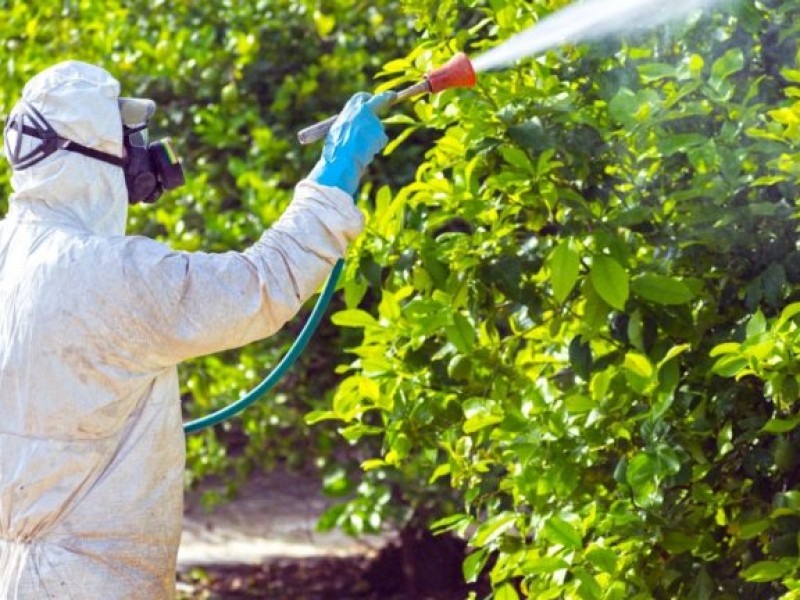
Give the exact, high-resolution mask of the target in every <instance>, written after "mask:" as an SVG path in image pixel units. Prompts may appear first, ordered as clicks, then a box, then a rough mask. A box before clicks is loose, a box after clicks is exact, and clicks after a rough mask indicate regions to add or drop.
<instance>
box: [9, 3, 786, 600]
mask: <svg viewBox="0 0 800 600" xmlns="http://www.w3.org/2000/svg"><path fill="white" fill-rule="evenodd" d="M565 4H567V2H565V1H561V0H502V1H500V0H470V1H468V2H460V3H459V2H455V1H453V0H439V1H438V2H431V1H430V0H405V2H403V5H402V7H401V6H399V5H398V4H397V3H395V2H388V1H376V2H372V3H369V4H367V3H362V4H358V5H356V6H353V4H352V3H346V2H343V1H331V2H325V3H320V2H311V1H296V0H295V1H290V0H281V1H277V2H275V1H269V2H268V1H266V0H263V1H261V2H254V3H232V2H221V3H195V4H189V3H169V4H168V3H165V2H160V3H159V2H147V3H145V2H138V1H137V2H125V3H122V2H99V1H96V0H83V1H74V2H70V1H65V2H63V3H60V4H53V3H28V4H23V3H13V4H12V5H11V7H10V8H3V9H2V12H1V13H0V14H2V17H3V19H2V21H0V28H2V33H3V39H4V40H5V42H4V45H3V48H2V49H1V50H0V52H1V53H2V58H3V60H4V62H5V64H6V67H7V77H6V80H5V85H4V86H3V89H2V90H0V112H6V111H7V110H8V108H9V107H10V105H11V103H12V102H13V101H14V100H15V99H16V97H17V96H18V93H19V89H20V87H21V85H22V83H23V82H24V81H25V80H26V79H27V78H28V77H30V76H31V75H32V74H33V73H35V72H37V71H38V70H40V69H41V68H42V67H44V66H46V65H48V64H50V63H51V62H52V61H53V60H54V59H64V58H80V59H84V60H88V61H91V62H97V63H99V64H102V65H103V66H105V67H107V68H108V69H109V70H111V71H112V72H113V73H114V74H116V75H117V76H118V77H119V78H120V80H121V81H122V83H123V86H124V92H125V93H126V94H129V95H147V96H151V97H154V98H155V99H156V100H157V101H158V102H159V106H160V107H161V108H160V110H159V113H158V122H157V126H158V127H157V131H156V133H157V134H162V135H164V134H171V135H172V136H173V137H175V138H177V140H178V142H179V144H178V145H179V147H180V149H181V151H182V153H183V155H184V156H185V157H186V162H187V166H188V170H189V175H190V182H189V185H188V186H187V188H185V189H183V190H181V192H180V193H175V194H172V195H171V196H170V197H168V198H166V199H165V201H164V202H162V203H161V204H159V205H158V206H157V207H155V208H145V209H138V208H137V209H135V210H134V211H133V212H132V215H131V230H132V231H135V232H140V233H144V234H147V235H152V236H155V237H158V238H160V239H164V240H166V241H168V242H169V243H170V244H172V245H173V246H175V247H176V248H180V249H188V250H195V249H204V250H211V251H219V250H227V249H230V248H241V247H243V245H245V244H246V243H248V242H249V241H251V240H254V239H255V238H256V237H257V236H258V234H259V232H260V231H261V230H262V229H263V227H264V226H265V225H266V224H268V223H269V222H270V221H271V220H273V219H274V218H275V217H276V216H277V215H278V214H279V213H280V211H281V209H282V208H283V207H284V206H285V204H286V202H288V199H289V198H290V195H291V187H292V185H293V183H294V182H295V181H297V180H299V179H300V178H301V177H302V176H303V174H304V173H305V172H306V170H307V169H308V168H309V167H310V165H311V164H313V161H314V159H315V154H316V152H318V148H302V147H300V146H298V145H296V144H295V143H294V139H293V137H294V132H295V131H296V130H297V129H299V128H300V127H301V126H302V125H305V124H307V123H309V122H311V121H313V120H315V119H316V118H319V117H321V116H323V115H326V114H329V113H332V112H334V111H335V110H336V109H337V108H338V106H340V105H341V103H342V102H343V101H344V100H345V99H346V98H347V96H348V95H349V94H350V93H352V92H355V91H357V90H359V89H369V88H371V87H374V86H375V85H376V83H375V81H373V76H374V75H375V74H377V73H379V72H380V81H382V82H384V83H383V86H384V87H397V86H399V85H401V84H404V83H408V82H411V81H416V80H417V79H418V78H419V76H421V74H422V73H424V72H425V71H426V70H428V69H430V68H432V67H433V66H436V65H438V64H441V63H442V62H444V61H445V60H446V59H447V58H449V56H450V55H452V53H453V51H455V50H459V49H466V50H467V52H468V53H470V54H471V55H476V54H478V53H479V52H481V51H482V50H483V49H485V48H488V47H490V46H493V45H495V44H497V43H498V42H499V41H500V40H503V39H506V38H508V37H509V36H511V35H512V34H513V33H515V32H517V31H519V30H521V29H523V28H525V27H527V26H529V25H531V24H533V23H534V22H535V21H537V20H538V19H540V18H542V17H543V16H544V15H546V14H547V13H549V12H552V11H554V10H557V9H558V8H559V7H560V6H563V5H565ZM798 23H800V2H798V0H784V1H778V0H769V1H767V0H763V1H756V0H743V1H742V2H741V3H740V4H739V5H738V6H737V7H736V8H735V9H734V10H731V11H727V12H724V11H723V12H719V13H714V14H709V15H704V16H700V17H695V18H693V19H692V20H691V21H690V22H689V23H681V24H677V25H673V26H672V27H670V28H668V29H662V30H660V31H658V32H656V33H654V34H652V35H648V36H639V37H637V38H628V39H625V40H624V41H620V40H611V41H605V42H602V43H595V44H592V45H590V46H580V47H564V48H559V49H557V50H556V51H554V52H552V53H550V54H548V55H547V56H542V57H536V58H530V59H526V60H524V61H522V62H520V63H519V64H518V65H516V66H514V67H513V68H511V69H507V70H503V71H498V72H492V73H483V74H480V75H479V83H478V86H477V87H476V88H475V89H474V90H468V91H465V90H460V91H449V92H445V93H443V94H440V95H439V96H436V97H430V98H423V99H420V100H419V101H417V102H415V103H413V105H410V106H409V109H408V110H407V111H405V112H403V113H397V114H396V115H394V116H393V117H392V118H390V119H389V123H391V125H388V128H389V132H390V134H391V135H392V136H393V137H394V138H395V143H393V144H392V145H391V146H390V147H389V149H388V151H387V152H388V154H387V156H384V157H382V158H381V159H380V160H379V161H378V162H377V164H376V166H375V168H374V170H373V171H371V173H370V176H369V178H368V179H369V182H370V183H368V184H367V185H365V186H364V189H363V193H362V194H361V196H362V199H361V200H362V205H363V206H364V207H365V210H366V211H367V212H368V230H367V232H366V233H365V235H364V236H363V237H362V238H361V240H360V241H359V243H358V244H357V245H356V247H355V248H354V250H353V253H352V256H351V257H350V259H349V262H348V268H347V275H346V281H345V283H344V289H343V291H344V293H343V294H342V296H343V303H344V304H346V306H345V307H344V308H343V309H342V310H338V312H336V313H335V314H334V315H333V322H334V323H336V324H337V325H338V326H339V327H340V328H339V329H335V328H330V327H329V328H327V329H326V330H325V331H323V332H322V335H323V336H324V337H323V339H326V340H327V341H328V342H329V343H326V342H320V343H319V344H317V345H315V346H314V347H315V348H316V349H317V352H316V353H315V354H313V355H309V356H308V357H306V359H305V364H304V365H302V366H301V368H300V369H298V370H297V371H296V372H295V373H294V375H293V378H292V379H291V381H290V382H289V383H288V385H286V386H284V388H283V389H282V390H281V392H280V394H279V395H277V396H276V397H273V398H272V400H271V401H265V402H262V403H260V404H259V405H258V406H257V407H254V408H253V409H252V410H251V412H250V413H248V414H247V415H246V417H245V418H244V419H243V421H242V422H241V424H240V423H239V422H234V423H232V424H228V425H227V426H226V427H224V428H221V429H220V430H219V432H218V434H221V435H215V434H214V433H212V432H208V433H206V434H204V435H199V436H195V437H192V438H190V439H189V441H188V449H189V458H190V470H189V473H190V480H191V481H194V480H196V479H199V478H202V477H204V476H207V475H209V474H212V473H220V472H223V471H224V470H225V469H227V468H228V467H230V465H232V464H234V465H236V466H238V467H239V469H240V470H241V471H245V470H247V469H248V468H250V467H252V466H253V465H254V464H261V465H269V464H272V463H273V462H274V461H275V460H277V459H279V458H280V459H288V460H290V461H293V462H299V461H301V460H302V459H304V458H309V457H312V458H315V459H318V461H319V464H320V465H322V467H323V469H324V473H325V485H326V488H327V489H328V490H329V491H330V492H332V493H339V494H343V495H346V494H352V496H351V499H349V500H348V501H347V502H346V503H344V504H342V505H341V506H339V507H337V508H336V509H334V510H333V511H331V512H330V513H329V514H328V515H326V517H325V523H324V524H325V525H326V526H331V525H334V524H338V525H341V526H344V527H345V528H346V529H348V530H350V531H354V532H358V531H363V530H370V529H375V528H379V527H381V526H383V525H384V524H385V523H386V522H387V521H390V522H394V523H400V524H403V523H407V522H411V523H424V524H430V523H433V526H434V528H435V529H436V530H437V531H445V530H454V531H457V532H459V533H460V534H461V535H464V536H465V537H467V538H468V539H469V542H470V545H471V547H472V548H473V552H472V553H471V554H470V556H469V557H468V558H467V560H466V562H465V564H464V573H465V576H466V577H467V578H468V579H470V580H474V579H476V578H477V577H478V575H479V573H481V572H482V571H488V572H490V576H491V579H492V582H493V585H494V588H495V597H496V598H501V599H503V600H508V599H513V598H517V597H520V596H529V597H533V598H556V597H567V598H572V597H577V598H609V599H614V598H649V597H656V598H672V597H681V598H683V597H687V598H698V599H700V598H712V597H713V598H741V597H748V598H749V597H752V598H773V597H779V596H783V597H786V598H793V597H797V596H798V595H800V592H798V589H800V571H798V569H799V568H800V562H799V561H798V543H799V540H798V530H800V481H799V480H798V474H800V460H799V459H798V450H797V446H798V437H799V436H800V416H798V407H797V404H798V389H799V388H800V386H799V383H800V382H798V374H800V368H798V366H797V365H796V363H795V356H796V354H797V353H798V352H800V338H799V336H800V333H798V321H797V319H798V317H797V315H798V313H800V304H798V303H797V302H798V301H800V295H798V293H797V291H796V285H797V284H798V282H800V266H798V265H800V260H798V259H800V252H799V251H798V247H797V242H798V240H797V233H796V224H795V222H794V218H795V213H796V209H795V196H796V193H797V185H798V182H800V167H798V164H800V162H799V161H800V153H799V151H798V147H797V139H798V128H799V127H800V103H798V98H800V65H799V64H798V29H800V25H799V24H798ZM403 56H405V58H403ZM423 153H424V154H423ZM6 182H7V172H4V175H3V185H4V189H5V190H6V191H7V190H8V187H7V183H6ZM294 327H295V326H294V325H292V326H290V328H289V331H288V335H287V336H283V337H278V338H276V339H273V340H271V341H269V342H268V343H265V344H258V345H255V346H254V347H252V348H248V349H246V350H243V351H241V352H235V353H230V354H226V355H224V356H216V357H210V358H207V359H203V360H200V361H196V362H194V363H192V364H191V365H189V366H188V367H186V368H184V370H183V381H184V394H185V402H186V410H187V415H188V414H197V413H201V412H205V411H207V410H208V409H209V408H210V406H211V405H212V404H213V403H218V402H224V401H228V400H231V399H234V398H235V397H236V396H237V395H238V393H239V391H240V390H242V389H246V388H247V387H249V386H250V385H252V383H253V382H254V381H256V380H257V379H258V378H259V376H260V375H262V374H263V365H264V364H269V363H271V362H273V361H274V359H275V356H276V353H277V352H278V351H279V350H281V349H282V347H283V346H284V345H285V343H286V339H288V337H290V336H291V333H292V331H293V328H294ZM341 347H347V348H349V350H348V352H350V356H344V355H340V354H337V353H336V352H337V350H336V349H337V348H341ZM337 361H338V362H339V363H340V364H341V366H340V368H339V369H338V371H339V372H338V376H341V378H342V381H341V384H340V385H338V387H337V388H336V391H335V393H333V394H331V393H329V392H328V391H327V390H328V389H329V387H330V386H332V385H333V383H334V382H335V381H336V376H335V375H334V374H333V373H332V371H333V365H334V364H335V363H336V362H337ZM323 374H324V375H325V376H324V377H323V376H321V375H323ZM312 409H313V411H312V412H310V414H308V417H307V422H308V424H309V425H306V424H304V423H303V422H302V420H301V415H302V413H304V412H308V411H310V410H312ZM335 428H339V430H340V432H341V434H342V436H343V437H342V438H341V440H339V441H337V438H336V437H334V435H333V432H334V430H335ZM242 434H244V435H242ZM353 459H355V460H356V463H355V468H349V469H348V468H347V466H348V464H351V461H352V460H353ZM358 462H361V463H362V464H361V467H362V468H363V472H362V469H361V468H358V464H357V463H358Z"/></svg>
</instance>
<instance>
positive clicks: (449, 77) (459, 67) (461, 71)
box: [426, 52, 475, 94]
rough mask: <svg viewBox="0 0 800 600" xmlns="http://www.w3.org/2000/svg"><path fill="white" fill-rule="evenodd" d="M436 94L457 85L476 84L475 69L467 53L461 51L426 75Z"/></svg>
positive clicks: (468, 85)
mask: <svg viewBox="0 0 800 600" xmlns="http://www.w3.org/2000/svg"><path fill="white" fill-rule="evenodd" d="M426 78H427V80H428V83H429V84H430V86H431V92H433V93H434V94H436V93H438V92H441V91H442V90H447V89H450V88H456V87H473V86H474V85H475V69H473V68H472V63H471V62H470V60H469V58H467V55H466V54H464V53H463V52H459V53H458V54H456V55H455V56H453V58H451V59H450V60H448V61H447V62H446V63H445V64H443V65H442V66H441V67H439V68H438V69H435V70H434V71H431V72H430V73H428V75H427V76H426Z"/></svg>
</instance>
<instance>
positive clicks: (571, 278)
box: [548, 241, 580, 303]
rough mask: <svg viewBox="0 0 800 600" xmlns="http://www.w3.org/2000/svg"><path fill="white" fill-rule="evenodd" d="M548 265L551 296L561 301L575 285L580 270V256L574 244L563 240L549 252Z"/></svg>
mask: <svg viewBox="0 0 800 600" xmlns="http://www.w3.org/2000/svg"><path fill="white" fill-rule="evenodd" d="M548 265H549V267H550V285H551V286H552V288H553V296H555V299H556V300H557V301H558V302H559V303H563V302H564V300H566V299H567V297H568V296H569V294H570V292H571V291H572V289H573V288H574V287H575V284H576V283H577V281H578V275H579V272H580V256H579V255H578V251H577V250H576V249H575V247H574V244H573V243H572V242H570V241H563V242H561V243H560V244H559V245H558V246H556V247H555V248H554V249H553V251H552V253H551V254H550V258H549V260H548Z"/></svg>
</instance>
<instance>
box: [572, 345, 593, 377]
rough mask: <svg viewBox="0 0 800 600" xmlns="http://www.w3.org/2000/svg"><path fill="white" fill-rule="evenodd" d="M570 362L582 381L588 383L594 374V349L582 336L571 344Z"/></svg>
mask: <svg viewBox="0 0 800 600" xmlns="http://www.w3.org/2000/svg"><path fill="white" fill-rule="evenodd" d="M569 362H570V364H571V365H572V368H573V369H575V373H577V374H578V376H580V377H581V379H583V380H585V381H588V380H589V377H590V376H591V374H592V347H591V345H590V344H589V342H588V341H586V340H584V339H583V338H582V337H581V336H577V337H575V338H574V339H573V340H572V341H571V342H570V344H569Z"/></svg>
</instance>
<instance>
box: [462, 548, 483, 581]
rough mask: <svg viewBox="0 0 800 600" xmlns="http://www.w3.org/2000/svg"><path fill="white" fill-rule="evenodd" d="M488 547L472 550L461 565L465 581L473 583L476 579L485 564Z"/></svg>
mask: <svg viewBox="0 0 800 600" xmlns="http://www.w3.org/2000/svg"><path fill="white" fill-rule="evenodd" d="M489 550H490V549H489V548H481V549H480V550H476V551H475V552H472V553H471V554H470V555H468V556H467V558H465V559H464V563H463V564H462V566H461V570H462V571H463V573H464V581H466V582H467V583H475V582H476V581H477V580H478V577H479V576H480V574H481V572H482V571H483V568H484V567H485V566H486V561H487V560H488V559H489Z"/></svg>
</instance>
